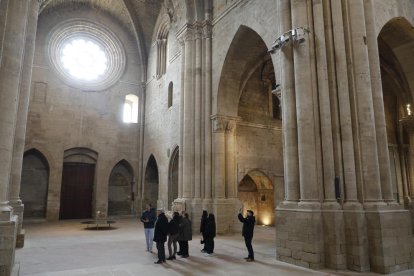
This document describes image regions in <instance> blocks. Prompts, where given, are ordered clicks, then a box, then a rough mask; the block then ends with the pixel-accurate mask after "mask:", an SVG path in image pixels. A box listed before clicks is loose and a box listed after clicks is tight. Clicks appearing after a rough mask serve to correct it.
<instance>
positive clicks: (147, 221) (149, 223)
mask: <svg viewBox="0 0 414 276" xmlns="http://www.w3.org/2000/svg"><path fill="white" fill-rule="evenodd" d="M156 220H157V216H156V214H155V208H152V206H151V204H150V203H148V204H147V206H146V210H145V212H144V213H142V216H141V222H142V223H144V233H145V241H146V243H147V252H152V240H153V239H154V224H155V221H156Z"/></svg>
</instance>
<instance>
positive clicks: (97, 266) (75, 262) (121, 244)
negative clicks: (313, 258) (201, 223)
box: [15, 219, 414, 276]
mask: <svg viewBox="0 0 414 276" xmlns="http://www.w3.org/2000/svg"><path fill="white" fill-rule="evenodd" d="M114 226H115V227H114V229H112V230H86V229H84V225H81V224H80V221H78V220H71V221H59V222H42V223H30V224H26V225H25V227H24V228H25V230H26V240H25V247H24V248H22V249H18V250H17V251H16V261H15V262H16V264H18V265H19V267H20V271H19V272H20V275H44V276H52V275H54V276H63V275H68V276H69V275H70V276H75V275H96V276H98V275H99V276H101V275H102V276H105V275H116V276H121V275H122V276H124V275H125V276H126V275H148V276H149V275H207V274H208V275H362V274H357V273H351V272H345V273H344V272H341V273H340V274H339V273H338V272H335V271H329V270H323V271H312V270H308V269H304V268H301V267H296V266H293V265H290V264H286V263H283V262H279V261H276V260H275V252H274V248H275V246H274V240H275V239H274V228H272V227H262V226H257V227H256V229H255V237H254V240H253V246H254V249H255V254H256V256H255V257H256V261H255V262H253V263H246V262H245V261H244V260H243V257H245V256H246V250H245V246H244V241H243V240H242V237H241V236H240V235H239V234H235V235H226V236H219V237H217V238H216V239H215V252H216V253H215V254H214V256H213V257H205V256H204V255H203V254H202V253H201V252H200V248H201V245H200V242H199V240H200V238H199V236H194V239H193V241H192V242H190V258H188V259H181V258H178V259H177V260H175V261H167V263H166V264H163V265H156V264H154V261H156V259H157V258H156V254H155V253H154V254H151V253H147V252H145V240H144V231H143V227H142V225H141V223H139V222H138V220H136V219H121V220H118V221H117V223H116V224H115V225H114ZM154 251H156V250H155V244H154ZM166 252H168V250H167V248H166ZM167 257H168V253H167ZM364 275H367V274H364ZM371 275H374V274H371ZM395 275H414V271H406V272H404V273H399V274H395Z"/></svg>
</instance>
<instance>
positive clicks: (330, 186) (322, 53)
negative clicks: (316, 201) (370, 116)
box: [299, 1, 338, 208]
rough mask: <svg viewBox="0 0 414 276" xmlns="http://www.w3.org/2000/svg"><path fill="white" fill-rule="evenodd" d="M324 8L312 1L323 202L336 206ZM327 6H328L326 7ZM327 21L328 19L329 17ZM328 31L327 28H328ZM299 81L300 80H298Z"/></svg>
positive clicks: (319, 3) (317, 2)
mask: <svg viewBox="0 0 414 276" xmlns="http://www.w3.org/2000/svg"><path fill="white" fill-rule="evenodd" d="M324 8H325V9H326V8H327V7H324V6H323V3H322V2H321V1H316V2H313V20H314V22H313V23H314V33H315V35H314V38H315V48H316V49H315V52H316V69H317V79H318V93H319V114H320V116H319V117H320V125H321V126H320V127H321V143H322V145H323V150H322V163H323V184H324V196H325V198H324V202H325V204H329V205H331V207H332V205H333V206H335V208H338V204H337V202H336V198H335V185H334V180H335V162H334V153H333V139H332V121H331V120H332V116H331V100H330V95H329V88H330V87H329V77H328V61H327V59H328V57H327V54H328V53H327V46H328V43H329V41H326V37H329V36H327V35H328V32H326V31H325V20H324V19H325V16H324ZM328 8H329V7H328ZM327 21H330V17H329V19H328V20H327ZM328 31H329V30H328ZM299 81H300V80H299Z"/></svg>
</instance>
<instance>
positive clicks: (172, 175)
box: [168, 146, 180, 206]
mask: <svg viewBox="0 0 414 276" xmlns="http://www.w3.org/2000/svg"><path fill="white" fill-rule="evenodd" d="M179 151H180V149H179V147H178V146H175V148H174V150H173V152H172V154H171V158H170V164H169V166H168V206H172V203H173V201H174V200H175V199H176V198H178V166H179Z"/></svg>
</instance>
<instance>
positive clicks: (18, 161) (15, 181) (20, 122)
mask: <svg viewBox="0 0 414 276" xmlns="http://www.w3.org/2000/svg"><path fill="white" fill-rule="evenodd" d="M39 8H40V7H39V2H38V1H37V0H31V1H30V7H29V18H28V21H27V27H26V28H27V31H26V40H25V50H24V60H23V68H22V74H21V81H20V89H19V90H20V95H19V105H18V111H17V122H16V130H15V137H14V147H13V161H12V171H11V182H10V190H9V200H10V205H11V206H12V207H13V214H14V215H17V217H18V225H17V238H16V247H19V248H20V247H23V245H24V231H22V222H23V210H24V205H23V204H22V201H21V199H20V182H21V174H22V167H23V153H24V145H25V138H26V125H27V115H28V113H29V99H30V87H31V80H32V67H33V57H34V49H35V40H36V31H37V18H38V16H39Z"/></svg>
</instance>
